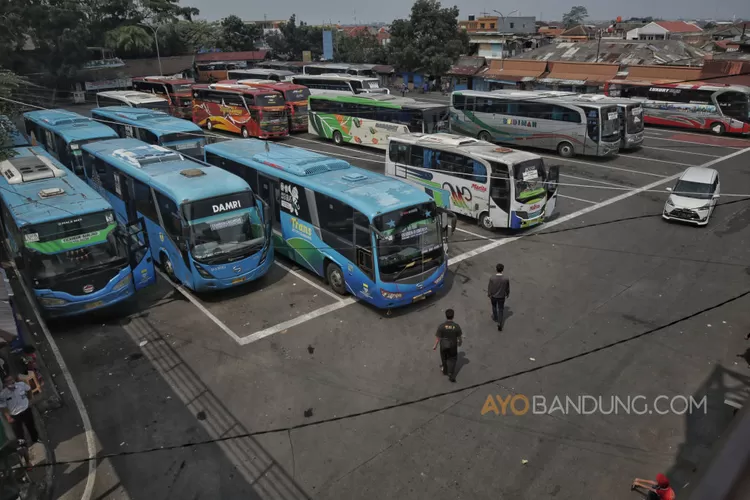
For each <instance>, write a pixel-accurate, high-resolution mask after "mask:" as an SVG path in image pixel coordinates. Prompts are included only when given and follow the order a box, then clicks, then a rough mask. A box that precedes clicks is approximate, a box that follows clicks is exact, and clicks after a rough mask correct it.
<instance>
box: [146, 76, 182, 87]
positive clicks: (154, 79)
mask: <svg viewBox="0 0 750 500" xmlns="http://www.w3.org/2000/svg"><path fill="white" fill-rule="evenodd" d="M133 81H134V82H136V81H143V82H162V83H176V84H178V85H180V84H183V83H188V84H192V83H195V80H193V79H191V78H182V77H181V76H137V77H135V78H133Z"/></svg>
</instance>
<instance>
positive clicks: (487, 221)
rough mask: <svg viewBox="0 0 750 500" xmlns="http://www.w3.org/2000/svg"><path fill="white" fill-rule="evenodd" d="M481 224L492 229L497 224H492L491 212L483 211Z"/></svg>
mask: <svg viewBox="0 0 750 500" xmlns="http://www.w3.org/2000/svg"><path fill="white" fill-rule="evenodd" d="M479 225H480V226H482V227H483V228H484V229H487V230H490V229H492V228H493V227H495V226H493V225H492V218H491V217H490V213H489V212H482V213H481V214H480V215H479Z"/></svg>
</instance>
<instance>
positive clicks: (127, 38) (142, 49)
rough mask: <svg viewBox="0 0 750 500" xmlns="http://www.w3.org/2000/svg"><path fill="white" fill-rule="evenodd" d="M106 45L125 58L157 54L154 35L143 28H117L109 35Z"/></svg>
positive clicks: (131, 26)
mask: <svg viewBox="0 0 750 500" xmlns="http://www.w3.org/2000/svg"><path fill="white" fill-rule="evenodd" d="M104 43H105V45H106V46H107V47H109V48H111V49H115V50H116V51H117V53H118V54H120V55H122V56H124V57H138V56H143V55H151V54H152V53H153V52H155V50H154V38H153V36H152V34H151V33H149V32H148V31H146V28H143V27H141V26H135V25H130V26H122V27H120V28H116V29H114V30H112V31H110V32H109V33H107V35H106V37H105V40H104Z"/></svg>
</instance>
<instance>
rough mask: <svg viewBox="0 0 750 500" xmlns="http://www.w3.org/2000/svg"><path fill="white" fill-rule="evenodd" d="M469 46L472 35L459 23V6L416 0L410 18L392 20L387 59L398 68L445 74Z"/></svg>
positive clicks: (429, 0) (434, 74) (430, 73)
mask: <svg viewBox="0 0 750 500" xmlns="http://www.w3.org/2000/svg"><path fill="white" fill-rule="evenodd" d="M468 48H469V36H468V35H467V33H466V32H465V31H464V30H461V29H459V27H458V7H455V6H454V7H450V8H443V7H442V6H441V5H440V2H439V1H437V0H417V1H416V2H414V5H413V6H412V8H411V15H410V17H409V19H408V20H407V19H397V20H395V21H394V22H393V23H392V24H391V43H390V44H389V46H388V62H389V63H390V64H392V65H394V66H396V67H397V68H399V69H404V70H407V71H414V70H417V69H421V70H422V71H424V72H426V73H427V74H429V75H433V76H440V75H444V74H445V73H446V72H447V71H448V69H450V67H451V65H452V64H453V63H454V62H455V61H456V59H458V57H459V56H460V55H461V54H465V53H466V52H467V50H468Z"/></svg>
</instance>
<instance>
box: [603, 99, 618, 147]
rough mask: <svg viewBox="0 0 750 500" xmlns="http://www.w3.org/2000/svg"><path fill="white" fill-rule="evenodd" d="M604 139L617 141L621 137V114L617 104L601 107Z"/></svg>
mask: <svg viewBox="0 0 750 500" xmlns="http://www.w3.org/2000/svg"><path fill="white" fill-rule="evenodd" d="M601 114H602V120H601V122H602V135H601V137H602V140H603V141H608V142H610V141H615V140H617V139H619V138H620V115H619V113H618V112H617V106H607V107H604V108H602V109H601Z"/></svg>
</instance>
